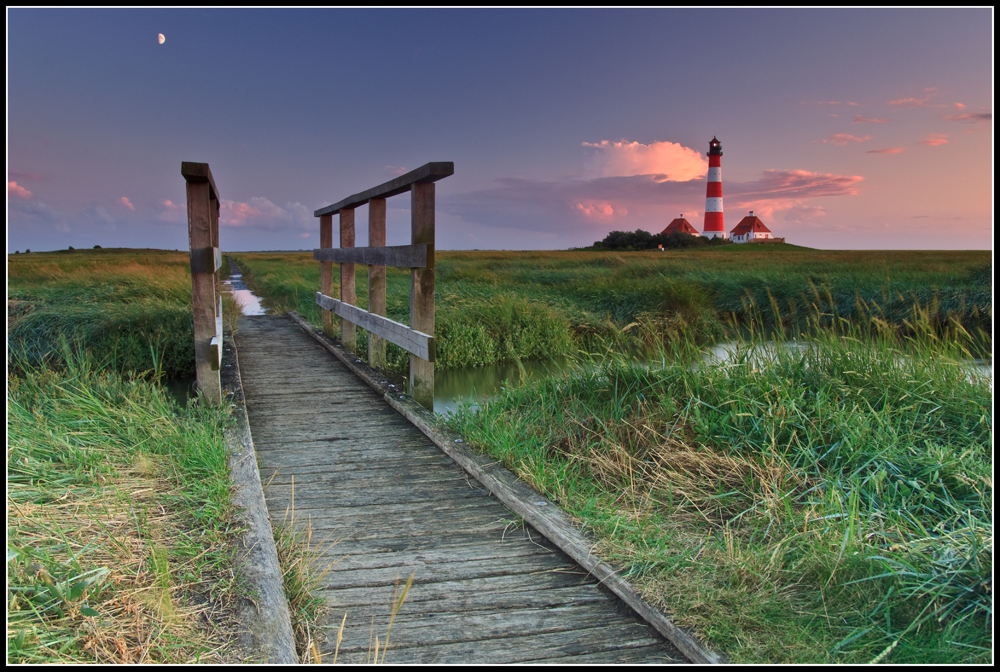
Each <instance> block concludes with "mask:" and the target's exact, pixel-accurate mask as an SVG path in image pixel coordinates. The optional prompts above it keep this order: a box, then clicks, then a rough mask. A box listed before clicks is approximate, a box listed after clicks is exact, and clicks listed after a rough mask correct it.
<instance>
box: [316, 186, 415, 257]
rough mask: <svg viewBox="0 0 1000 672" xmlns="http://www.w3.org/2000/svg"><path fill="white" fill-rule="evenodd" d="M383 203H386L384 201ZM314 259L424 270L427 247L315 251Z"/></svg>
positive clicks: (350, 248)
mask: <svg viewBox="0 0 1000 672" xmlns="http://www.w3.org/2000/svg"><path fill="white" fill-rule="evenodd" d="M382 202H383V203H384V202H385V201H382ZM313 259H316V260H317V261H334V262H337V263H348V262H349V263H354V264H366V265H368V266H383V267H384V266H392V267H393V268H422V267H423V266H426V265H427V246H426V245H394V246H392V247H375V246H372V247H348V248H336V247H335V248H333V249H330V250H313Z"/></svg>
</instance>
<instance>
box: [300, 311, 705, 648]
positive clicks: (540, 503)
mask: <svg viewBox="0 0 1000 672" xmlns="http://www.w3.org/2000/svg"><path fill="white" fill-rule="evenodd" d="M289 317H291V318H292V320H293V321H295V322H296V323H297V324H298V325H299V326H300V327H301V328H302V329H303V330H304V331H306V333H308V334H309V335H310V336H312V337H313V338H314V339H315V340H316V341H317V342H318V343H320V344H321V345H322V346H323V347H325V348H326V349H327V350H328V351H329V352H330V353H332V354H333V355H335V356H336V357H337V358H338V359H339V360H340V361H341V362H342V363H343V364H344V365H345V366H346V367H347V368H349V369H350V370H352V371H354V373H355V374H356V375H357V376H358V377H359V378H361V379H362V380H364V381H365V382H367V383H368V384H369V385H370V386H371V387H372V388H373V389H375V390H376V391H378V392H381V393H382V394H383V398H384V399H385V400H386V401H387V402H388V403H389V405H391V406H392V407H393V408H395V409H396V410H397V411H399V413H400V414H402V415H403V416H404V417H405V418H407V419H408V420H409V421H410V422H412V423H413V424H414V426H416V427H417V428H418V429H419V430H420V431H421V432H423V433H424V435H426V436H427V437H428V438H429V439H431V440H432V441H434V443H435V444H436V445H437V446H438V447H439V448H440V449H441V450H442V451H443V452H444V453H445V454H447V455H448V456H450V457H451V458H452V459H454V460H455V462H457V463H458V464H459V465H460V466H461V467H462V468H463V469H465V470H466V471H467V472H469V474H471V475H472V476H473V477H474V478H475V479H476V480H478V481H479V482H480V483H482V484H483V485H485V486H486V487H487V489H488V490H489V491H490V492H491V493H492V494H493V495H494V496H495V497H496V498H497V499H498V500H500V501H501V502H502V503H503V504H504V505H506V506H507V507H508V508H509V509H510V510H512V511H514V512H515V513H517V514H518V515H519V516H521V517H522V518H524V520H525V521H526V522H528V523H529V524H530V525H531V526H532V527H533V528H535V529H537V530H538V531H539V532H541V533H542V534H543V535H545V536H546V537H547V538H548V539H549V540H550V541H552V542H553V543H554V544H555V545H556V546H558V547H559V549H560V550H562V551H563V552H564V553H566V554H567V555H568V556H569V557H571V558H573V560H575V561H576V562H578V563H579V564H580V566H581V567H583V568H584V569H585V570H586V571H588V572H589V573H591V574H593V575H594V577H595V578H597V580H598V581H600V582H601V583H602V585H605V586H606V587H608V589H609V590H611V591H612V592H613V593H614V594H615V595H617V596H618V597H619V598H621V599H622V600H623V601H624V602H625V603H626V604H628V605H629V607H631V608H632V609H634V610H635V611H636V612H637V613H638V614H639V615H640V616H642V617H643V618H644V619H646V621H647V622H648V623H649V624H650V625H652V626H653V627H654V628H656V630H657V631H659V632H660V633H661V634H662V635H663V636H664V637H666V638H667V639H668V640H669V641H670V642H671V643H673V644H674V645H675V646H676V647H677V648H678V649H680V650H681V651H682V652H683V653H684V655H685V656H687V657H688V658H689V659H690V660H691V661H692V662H695V663H702V664H718V663H721V662H723V659H722V657H721V656H719V655H718V654H717V653H715V652H713V651H710V650H709V649H708V648H706V647H705V646H704V645H703V644H702V643H701V642H699V641H697V640H696V639H695V638H694V637H692V636H691V635H689V634H688V633H687V632H685V631H683V630H681V629H680V628H678V627H677V626H676V625H675V624H674V623H673V622H672V621H670V619H669V618H667V616H666V615H664V614H663V613H662V612H660V611H659V610H658V609H656V608H654V607H652V606H651V605H650V604H649V603H647V602H646V601H645V600H644V599H643V598H642V597H641V596H640V595H639V594H638V593H637V592H636V590H635V588H633V587H632V586H631V585H630V584H629V583H628V582H627V581H625V580H624V579H622V578H620V577H619V576H618V575H617V570H616V569H615V568H614V567H612V566H611V565H609V564H608V563H606V562H603V561H602V560H601V559H600V558H599V557H597V556H595V555H594V554H593V552H592V550H591V549H592V548H593V547H594V541H593V540H591V539H588V538H587V536H586V535H585V534H584V533H583V532H582V531H580V530H579V529H577V528H576V526H575V525H573V523H572V522H571V521H570V519H569V518H568V517H567V516H566V514H564V513H563V512H562V511H561V510H560V509H559V508H558V507H557V506H555V505H553V504H552V502H550V501H549V500H548V498H546V497H545V496H544V495H541V494H539V493H537V492H535V491H534V490H532V489H531V488H529V487H528V486H527V485H526V484H524V483H523V482H522V481H520V480H519V479H518V478H517V477H516V476H514V474H512V473H511V472H510V471H508V470H507V469H505V468H504V467H502V466H500V465H499V464H497V462H496V461H495V460H493V459H491V458H489V457H487V456H486V455H482V454H478V453H475V452H473V451H471V450H469V449H467V448H465V447H463V446H464V439H462V437H461V436H460V435H459V434H457V433H455V432H452V431H450V430H446V429H439V428H438V427H437V425H438V423H437V421H436V420H435V417H434V414H433V413H432V412H430V411H428V410H427V409H426V408H424V407H423V406H421V405H420V404H418V403H416V402H415V401H414V400H413V399H410V398H407V397H405V396H404V398H402V399H400V398H399V397H400V395H398V394H396V393H395V392H389V391H387V390H386V389H385V386H384V384H383V383H382V382H380V380H379V379H378V378H376V377H375V376H374V375H373V372H371V371H370V369H368V368H367V367H363V366H360V365H358V364H356V363H355V362H354V361H353V360H351V359H349V358H348V357H347V355H346V354H344V353H343V351H342V350H341V349H339V348H337V347H336V346H335V345H334V344H333V343H332V342H329V341H327V340H325V339H323V337H322V336H320V335H319V334H317V333H315V332H314V331H313V330H312V328H311V327H310V326H309V324H308V323H306V322H305V321H304V320H303V319H302V318H301V317H299V316H298V315H296V314H294V313H291V314H290V315H289Z"/></svg>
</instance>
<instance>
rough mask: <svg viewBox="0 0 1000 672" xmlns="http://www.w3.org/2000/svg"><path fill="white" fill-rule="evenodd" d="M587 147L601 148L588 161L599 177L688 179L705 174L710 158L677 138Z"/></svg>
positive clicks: (592, 172)
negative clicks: (642, 176) (676, 140)
mask: <svg viewBox="0 0 1000 672" xmlns="http://www.w3.org/2000/svg"><path fill="white" fill-rule="evenodd" d="M583 146H584V147H593V148H594V149H596V150H598V151H597V152H595V153H594V155H593V156H592V157H591V158H590V160H589V161H588V162H587V168H588V171H589V172H590V173H591V174H592V175H594V176H595V177H630V176H632V175H657V176H659V177H658V179H656V181H657V182H665V181H667V180H670V181H673V182H687V181H688V180H694V179H697V178H700V177H704V176H705V175H706V174H707V172H708V161H707V160H706V159H705V158H704V157H703V156H702V154H701V152H699V151H698V150H695V149H691V148H689V147H684V146H682V145H680V144H677V143H675V142H653V143H650V144H648V145H644V144H642V143H641V142H626V141H625V140H621V141H619V142H609V141H607V140H602V141H601V142H596V143H593V142H584V143H583Z"/></svg>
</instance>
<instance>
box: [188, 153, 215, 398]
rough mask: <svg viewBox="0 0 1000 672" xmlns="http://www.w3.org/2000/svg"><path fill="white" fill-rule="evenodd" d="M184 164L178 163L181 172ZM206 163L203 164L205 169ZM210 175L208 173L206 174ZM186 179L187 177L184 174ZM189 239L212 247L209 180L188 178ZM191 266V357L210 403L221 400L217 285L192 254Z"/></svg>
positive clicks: (197, 247)
mask: <svg viewBox="0 0 1000 672" xmlns="http://www.w3.org/2000/svg"><path fill="white" fill-rule="evenodd" d="M196 165H201V164H196ZM184 166H185V164H181V167H182V172H183V169H184ZM207 169H208V166H207V165H205V170H207ZM209 175H210V173H209ZM185 179H187V176H185ZM185 186H186V189H187V210H188V240H189V244H190V248H191V249H192V250H204V249H206V248H207V249H211V248H212V247H213V246H214V241H213V240H212V201H211V200H210V199H209V191H210V189H211V186H210V183H209V181H208V179H205V180H204V181H201V182H197V181H190V180H189V181H188V182H187V184H186V185H185ZM191 260H192V269H191V308H192V316H193V321H194V356H195V374H196V376H197V380H198V389H199V391H200V393H201V394H202V395H203V396H204V397H205V400H206V401H207V402H208V403H209V404H219V403H221V402H222V383H221V382H220V380H219V366H218V361H219V360H218V354H217V353H215V352H213V351H212V339H213V338H214V337H215V336H217V333H216V320H215V311H216V292H217V290H216V287H215V280H216V278H215V273H214V272H208V271H207V269H205V270H198V269H197V268H195V265H194V263H193V262H194V261H195V255H192V257H191Z"/></svg>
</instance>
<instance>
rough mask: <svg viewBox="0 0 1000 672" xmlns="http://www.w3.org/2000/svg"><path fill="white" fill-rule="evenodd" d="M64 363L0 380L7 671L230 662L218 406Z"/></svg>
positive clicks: (231, 524) (228, 523) (228, 547)
mask: <svg viewBox="0 0 1000 672" xmlns="http://www.w3.org/2000/svg"><path fill="white" fill-rule="evenodd" d="M64 343H65V341H64ZM61 361H63V362H64V367H63V368H62V369H61V370H59V371H53V370H51V369H34V370H33V369H30V368H29V367H26V366H25V367H22V369H21V372H20V375H11V374H8V379H7V384H8V396H7V431H8V438H7V442H8V443H7V484H8V492H7V494H8V519H7V525H8V527H7V585H8V600H7V646H8V653H7V656H8V658H7V660H8V663H53V662H63V663H80V662H98V663H139V662H154V663H191V662H198V661H206V662H209V661H214V662H232V661H233V660H234V659H235V653H234V652H233V650H232V642H234V641H235V633H233V632H231V631H230V630H227V626H225V625H224V624H225V623H226V621H227V620H228V619H229V618H230V616H229V615H228V613H226V612H227V609H228V608H229V607H228V603H229V601H230V600H231V599H232V596H233V594H235V593H237V592H238V591H239V587H238V586H237V585H236V583H235V581H234V579H233V575H232V573H231V568H232V565H233V560H234V559H233V549H234V548H235V546H234V541H235V533H236V532H237V531H238V526H237V524H236V523H235V518H234V515H233V514H234V509H233V507H232V504H231V500H230V496H229V472H228V468H227V463H226V460H227V455H226V445H225V440H224V437H223V427H224V424H225V422H226V421H227V417H228V412H227V410H228V409H227V408H225V407H222V408H208V407H203V406H201V405H197V404H191V405H189V406H188V407H187V408H186V409H181V408H179V407H178V406H177V404H176V402H174V401H173V400H172V399H171V398H170V397H169V395H167V393H166V392H165V391H164V390H163V389H162V388H160V387H159V386H157V385H155V384H153V383H152V382H149V381H143V380H139V379H136V378H134V377H127V376H123V375H121V374H119V373H117V372H115V371H111V370H107V369H104V370H101V369H100V368H99V367H98V366H95V363H94V361H93V359H92V358H90V357H88V356H86V355H85V354H82V353H81V352H80V351H79V350H77V351H75V352H74V351H73V350H71V349H69V348H66V349H65V350H64V351H63V352H62V353H61ZM218 613H222V614H223V616H221V617H220V616H219V615H217V614H218ZM205 624H210V626H208V627H206V625H205Z"/></svg>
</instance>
